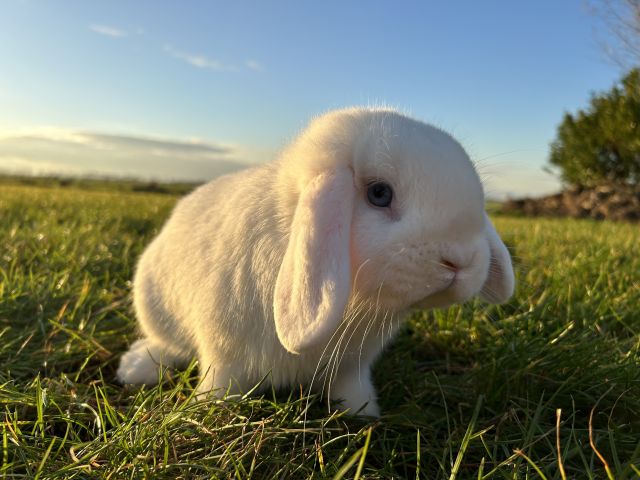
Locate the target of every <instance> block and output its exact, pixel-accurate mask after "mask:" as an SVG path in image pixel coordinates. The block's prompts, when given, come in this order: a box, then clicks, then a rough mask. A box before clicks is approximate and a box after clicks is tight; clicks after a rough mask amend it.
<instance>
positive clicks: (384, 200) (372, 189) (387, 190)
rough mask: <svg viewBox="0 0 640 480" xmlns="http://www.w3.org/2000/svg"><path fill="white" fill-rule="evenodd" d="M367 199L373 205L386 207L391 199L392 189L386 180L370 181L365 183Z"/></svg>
mask: <svg viewBox="0 0 640 480" xmlns="http://www.w3.org/2000/svg"><path fill="white" fill-rule="evenodd" d="M367 199H368V200H369V203H370V204H371V205H373V206H375V207H388V206H389V205H391V200H393V190H392V188H391V185H389V184H388V183H387V182H380V181H376V182H372V183H370V184H369V185H367Z"/></svg>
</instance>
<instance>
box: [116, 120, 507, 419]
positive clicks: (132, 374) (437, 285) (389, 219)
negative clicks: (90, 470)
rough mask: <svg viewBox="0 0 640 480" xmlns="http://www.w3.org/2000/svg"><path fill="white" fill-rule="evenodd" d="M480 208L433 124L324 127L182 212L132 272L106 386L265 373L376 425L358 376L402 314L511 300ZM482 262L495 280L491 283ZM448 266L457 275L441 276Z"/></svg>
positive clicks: (205, 189)
mask: <svg viewBox="0 0 640 480" xmlns="http://www.w3.org/2000/svg"><path fill="white" fill-rule="evenodd" d="M423 151H426V153H427V154H428V155H427V160H424V161H422V160H416V158H415V157H416V156H423V155H424V154H423V153H422V152H423ZM421 162H424V164H423V163H421ZM416 163H417V165H416ZM425 175H432V176H434V177H437V178H438V179H439V181H437V182H433V181H429V180H428V179H427V180H425ZM389 178H391V179H392V180H389V182H390V183H392V184H393V187H394V190H397V191H398V194H397V197H398V198H397V199H396V196H394V199H395V200H396V202H395V203H392V204H390V205H389V206H388V208H383V207H378V206H374V205H371V204H370V203H367V202H368V200H367V198H366V195H370V190H371V187H367V185H370V184H371V181H372V180H370V179H389ZM366 182H369V183H366ZM363 185H364V186H363ZM377 188H378V189H379V190H380V188H382V187H377ZM454 188H457V189H458V190H460V191H459V192H455V191H454V190H453V189H454ZM363 192H364V193H363ZM380 192H382V193H384V192H383V190H380ZM460 198H462V200H461V201H459V200H458V199H460ZM452 199H454V202H455V204H453V205H452ZM370 200H371V198H370V199H369V201H370ZM383 200H384V199H383ZM373 201H375V202H378V200H377V199H375V198H374V199H373ZM482 201H483V197H482V189H481V186H480V184H479V181H478V180H477V175H476V174H475V171H474V170H473V168H472V167H471V165H470V162H469V161H468V158H467V157H466V154H465V153H464V151H463V150H462V149H461V148H460V147H459V146H458V145H457V143H455V141H454V140H453V139H451V138H450V137H449V136H447V135H446V134H444V133H442V132H440V131H438V130H436V129H434V128H433V127H429V126H427V125H425V124H421V123H419V122H416V121H414V120H411V119H408V118H407V117H404V116H401V115H399V114H397V113H395V112H389V111H379V110H358V109H353V110H346V111H339V112H334V113H330V114H328V115H327V116H325V117H321V118H320V119H319V120H317V121H316V122H315V123H314V124H312V127H310V128H309V129H308V130H307V131H306V132H305V133H303V134H302V135H301V136H300V137H299V139H298V140H297V141H296V142H294V144H293V145H292V146H291V147H290V148H289V149H288V150H287V151H285V152H284V153H283V155H282V156H281V158H280V159H278V160H277V161H275V162H272V163H269V164H266V165H263V166H259V167H255V168H252V169H249V170H245V171H242V172H239V173H236V174H232V175H227V176H224V177H221V178H219V179H217V180H215V181H213V182H210V183H208V184H206V185H204V186H202V187H200V188H198V189H197V190H195V191H194V192H193V193H191V194H190V195H188V196H187V197H185V198H184V199H182V200H181V201H180V202H179V203H178V205H177V206H176V208H175V210H174V212H173V214H172V215H171V217H170V219H169V220H168V222H167V224H166V225H165V226H164V228H163V229H162V231H161V233H160V234H159V235H158V237H157V238H156V239H155V240H154V241H153V242H152V243H151V244H150V245H149V247H148V248H147V250H146V251H145V252H144V254H143V256H142V257H141V259H140V261H139V264H138V268H137V272H136V276H135V281H134V304H135V309H136V314H137V317H138V321H139V324H140V329H141V331H142V334H143V336H144V338H143V339H141V340H139V341H137V342H135V343H134V344H133V345H132V347H131V349H130V351H129V352H127V353H126V354H125V355H124V356H123V358H122V361H121V365H120V369H119V370H118V376H119V378H120V379H121V380H122V381H124V382H127V383H155V382H156V381H157V380H158V364H163V365H167V366H179V365H181V364H184V363H186V362H187V361H188V360H189V359H190V358H192V357H194V356H197V357H198V360H199V366H200V369H201V372H202V374H203V375H204V376H203V380H202V382H201V386H200V390H201V391H202V392H207V391H210V390H216V389H224V390H226V389H228V388H230V389H231V390H232V391H238V390H247V389H249V388H251V387H253V386H254V385H255V384H257V383H258V382H259V381H260V380H262V379H263V378H264V377H265V376H266V375H268V377H267V378H268V380H269V381H271V382H272V383H273V385H275V386H276V387H288V386H292V385H294V384H303V385H306V386H309V385H311V384H313V385H311V386H312V387H313V388H314V389H316V390H320V391H323V393H326V394H328V395H329V396H331V397H333V398H339V399H343V400H344V406H345V407H348V408H351V409H353V410H354V411H355V410H358V409H359V408H360V407H363V406H364V410H363V412H364V413H367V414H371V415H377V414H378V408H377V405H376V401H375V392H374V390H373V386H372V384H371V381H370V365H371V363H372V362H373V361H374V360H375V358H376V357H377V355H378V354H379V352H380V351H381V350H382V348H383V347H384V344H385V343H386V342H387V341H388V340H389V339H390V338H391V337H392V336H393V333H394V332H395V330H396V329H397V328H398V326H399V324H400V323H401V320H403V319H404V318H405V317H406V314H407V312H408V311H409V309H410V308H411V307H412V306H413V305H416V304H421V305H424V306H427V307H433V306H442V305H447V304H450V303H453V302H455V301H460V300H465V299H466V298H469V297H470V296H472V295H474V294H477V293H479V292H480V291H483V293H484V295H485V297H487V298H490V299H498V300H502V299H504V297H505V296H507V297H508V296H509V295H510V294H511V290H512V289H513V274H512V272H511V265H510V263H508V254H506V249H504V245H502V244H501V242H500V241H499V238H497V235H495V231H494V230H493V229H492V227H490V223H489V224H487V223H486V222H488V220H486V217H485V216H484V213H483V206H482ZM416 202H417V205H414V203H416ZM438 202H440V203H438ZM377 238H381V239H382V240H380V241H379V240H377ZM496 238H497V240H496ZM496 241H497V242H498V243H496ZM496 248H497V249H498V250H499V251H498V250H495V249H496ZM500 248H502V249H504V250H500ZM496 251H497V254H496ZM505 254H506V257H505ZM496 255H497V256H496ZM443 258H447V259H449V258H453V259H454V260H452V261H449V260H445V261H444V262H445V263H443V260H442V259H443ZM490 259H491V262H493V263H492V265H493V270H496V269H497V270H499V271H500V274H501V275H503V276H504V277H505V278H501V277H500V278H497V280H496V278H493V284H491V282H492V276H493V277H496V274H493V273H492V272H491V271H490V268H489V263H490ZM452 262H455V263H456V264H458V263H460V264H464V268H460V269H458V267H457V266H456V267H455V273H451V271H449V270H450V268H449V266H448V265H452V264H453V263H452ZM505 262H507V263H505ZM509 275H510V277H509ZM496 282H497V283H496ZM494 297H495V298H494Z"/></svg>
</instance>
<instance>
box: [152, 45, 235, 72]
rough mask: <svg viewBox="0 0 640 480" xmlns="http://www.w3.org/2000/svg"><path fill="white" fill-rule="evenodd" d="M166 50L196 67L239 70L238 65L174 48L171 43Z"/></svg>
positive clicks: (229, 70)
mask: <svg viewBox="0 0 640 480" xmlns="http://www.w3.org/2000/svg"><path fill="white" fill-rule="evenodd" d="M164 51H165V52H167V53H168V54H169V55H171V56H172V57H174V58H177V59H179V60H182V61H184V62H187V63H189V64H190V65H193V66H194V67H198V68H208V69H210V70H219V71H226V72H235V71H238V67H237V66H236V65H232V64H226V63H222V62H220V61H218V60H215V59H213V58H209V57H205V56H204V55H199V54H194V53H187V52H183V51H180V50H177V49H175V48H173V47H172V46H171V45H165V47H164Z"/></svg>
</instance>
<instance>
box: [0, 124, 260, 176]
mask: <svg viewBox="0 0 640 480" xmlns="http://www.w3.org/2000/svg"><path fill="white" fill-rule="evenodd" d="M250 152H251V150H250V149H247V148H246V147H242V146H234V145H226V144H219V143H213V142H207V141H202V140H184V139H172V138H163V137H152V136H142V135H119V134H108V133H103V132H86V131H80V130H72V129H62V128H52V127H40V128H31V129H18V130H4V131H0V170H2V171H5V172H13V173H28V174H40V175H42V174H59V175H101V176H113V177H135V178H142V179H153V180H183V181H194V180H208V179H211V178H214V177H217V176H219V175H222V174H225V173H230V172H232V171H236V170H239V169H242V168H245V167H247V166H249V165H250V164H252V163H255V162H253V161H252V160H254V158H251V157H253V156H252V155H251V156H250Z"/></svg>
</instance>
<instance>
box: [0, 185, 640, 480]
mask: <svg viewBox="0 0 640 480" xmlns="http://www.w3.org/2000/svg"><path fill="white" fill-rule="evenodd" d="M176 199H177V197H176V196H173V195H162V194H151V193H135V192H127V191H121V190H120V191H118V189H115V188H114V189H113V190H112V191H110V190H109V189H108V188H101V189H99V190H95V189H91V188H84V189H81V188H76V187H73V186H67V187H65V188H61V187H56V188H53V187H47V186H46V184H42V185H40V186H24V185H22V186H20V185H11V184H10V183H6V184H0V404H1V405H2V410H3V411H2V417H0V418H1V422H2V423H1V425H2V427H1V434H2V440H1V441H2V446H1V448H0V458H1V467H0V477H2V478H114V479H120V478H172V479H178V478H222V479H226V478H269V479H270V478H281V479H289V478H292V479H298V478H301V479H304V478H399V479H405V478H409V479H412V478H425V479H440V478H443V479H448V478H474V479H475V478H495V479H503V478H504V479H506V478H508V479H525V478H549V479H551V478H564V477H566V478H607V477H609V478H616V479H624V478H638V477H640V255H639V253H640V226H639V225H633V224H613V223H607V222H600V223H597V222H593V221H577V220H564V219H521V218H510V217H495V223H496V226H497V228H498V230H499V231H500V232H501V234H502V236H503V239H504V240H505V242H506V243H507V244H508V246H509V247H510V249H511V250H512V253H513V255H514V258H515V263H516V269H517V276H518V287H517V293H516V296H515V297H514V298H513V299H512V300H511V301H510V302H509V303H508V304H506V305H503V306H499V307H496V306H487V305H485V304H482V303H480V302H477V303H469V304H466V305H463V306H461V307H455V308H451V309H449V310H446V311H438V312H429V313H426V312H416V313H415V315H414V316H413V318H412V319H411V321H410V322H409V324H408V325H407V326H406V328H404V330H403V331H402V333H401V335H399V337H398V338H397V340H396V342H395V343H394V344H393V346H392V347H391V348H389V349H388V350H387V351H386V352H385V353H384V354H383V356H382V358H381V359H380V361H379V362H378V364H377V366H376V369H375V378H376V384H377V387H378V391H379V394H380V404H381V408H382V412H383V416H382V418H380V419H379V420H375V421H372V420H370V419H364V418H354V417H349V416H346V415H344V414H340V413H337V412H332V413H328V412H327V410H326V405H324V404H322V403H321V402H319V401H318V400H317V399H312V401H311V402H307V398H306V397H304V391H303V390H301V389H300V388H294V389H292V391H279V392H269V393H268V394H266V395H261V396H246V397H233V398H228V399H227V400H226V401H220V400H209V401H203V402H194V401H193V400H192V394H193V388H194V386H195V384H196V382H197V365H192V368H191V369H190V370H189V371H188V372H186V373H183V374H180V373H176V374H175V375H174V376H173V377H172V378H170V379H168V380H166V381H165V382H164V383H163V384H162V385H160V386H159V387H155V388H146V389H137V388H123V387H122V386H120V385H117V384H116V383H115V381H114V376H115V370H116V367H117V364H118V360H119V356H120V354H121V353H122V352H124V351H125V350H126V348H127V346H128V345H129V344H130V343H131V342H132V341H134V339H135V338H136V331H135V321H134V317H133V314H132V309H131V306H130V297H129V295H130V281H131V277H132V274H133V270H134V266H135V262H136V258H137V257H138V255H139V254H140V253H141V252H142V250H143V248H144V247H145V245H146V244H147V243H148V242H149V241H150V239H151V238H152V237H153V236H154V235H155V233H156V232H157V231H158V229H159V228H160V226H161V225H162V223H163V221H164V220H165V219H166V217H167V215H168V214H169V212H170V210H171V207H172V205H173V204H174V203H175V201H176ZM194 288H197V286H194ZM305 419H306V420H305Z"/></svg>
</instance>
